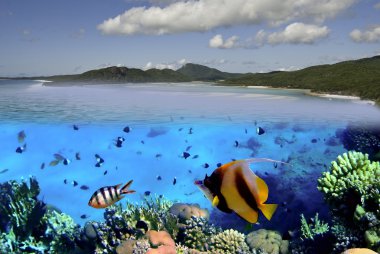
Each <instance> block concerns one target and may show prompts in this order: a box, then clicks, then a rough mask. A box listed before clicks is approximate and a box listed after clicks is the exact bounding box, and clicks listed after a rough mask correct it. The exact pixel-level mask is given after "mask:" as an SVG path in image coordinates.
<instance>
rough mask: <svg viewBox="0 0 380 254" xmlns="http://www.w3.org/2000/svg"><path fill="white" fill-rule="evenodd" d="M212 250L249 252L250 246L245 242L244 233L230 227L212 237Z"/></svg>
mask: <svg viewBox="0 0 380 254" xmlns="http://www.w3.org/2000/svg"><path fill="white" fill-rule="evenodd" d="M210 251H211V253H220V254H247V253H249V247H248V245H247V244H246V243H245V235H244V234H242V233H239V232H238V231H236V230H233V229H228V230H225V231H223V232H220V233H219V234H217V235H213V236H212V237H211V239H210Z"/></svg>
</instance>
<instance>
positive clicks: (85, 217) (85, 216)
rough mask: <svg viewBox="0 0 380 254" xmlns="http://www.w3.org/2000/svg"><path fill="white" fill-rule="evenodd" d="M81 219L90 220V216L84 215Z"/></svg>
mask: <svg viewBox="0 0 380 254" xmlns="http://www.w3.org/2000/svg"><path fill="white" fill-rule="evenodd" d="M80 218H81V219H88V218H90V216H89V215H87V214H82V215H81V216H80Z"/></svg>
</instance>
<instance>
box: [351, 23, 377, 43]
mask: <svg viewBox="0 0 380 254" xmlns="http://www.w3.org/2000/svg"><path fill="white" fill-rule="evenodd" d="M350 37H351V39H352V40H353V41H355V42H380V25H378V26H374V27H372V28H370V29H367V30H366V31H360V30H359V29H354V30H353V31H352V32H351V33H350Z"/></svg>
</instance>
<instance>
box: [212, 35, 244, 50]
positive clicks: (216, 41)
mask: <svg viewBox="0 0 380 254" xmlns="http://www.w3.org/2000/svg"><path fill="white" fill-rule="evenodd" d="M238 41H239V37H237V36H236V35H234V36H231V37H230V38H227V39H226V40H223V37H222V35H220V34H217V35H215V36H214V37H212V38H211V39H210V41H209V46H210V47H211V48H219V49H230V48H236V47H238Z"/></svg>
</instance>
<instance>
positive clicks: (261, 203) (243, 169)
mask: <svg viewBox="0 0 380 254" xmlns="http://www.w3.org/2000/svg"><path fill="white" fill-rule="evenodd" d="M253 162H275V161H274V160H271V159H265V158H252V159H246V160H238V161H232V162H229V163H227V164H224V165H222V166H221V167H219V168H217V169H215V171H214V172H213V173H212V174H211V175H210V176H207V174H206V176H205V178H204V180H196V181H195V185H197V186H198V187H199V189H200V190H201V191H202V192H203V193H204V194H205V196H206V198H208V199H209V200H210V201H211V202H212V205H213V206H216V207H217V208H218V209H219V210H221V211H223V212H226V213H231V212H235V213H236V214H237V215H239V216H240V217H241V218H243V219H245V220H246V221H248V222H249V223H256V222H257V220H258V215H259V214H258V211H259V210H261V212H262V213H263V214H264V216H265V217H266V218H267V219H268V220H270V219H271V218H272V215H273V214H274V212H275V211H276V209H277V204H265V202H266V201H267V199H268V192H269V190H268V186H267V184H266V183H265V182H264V180H263V179H261V178H260V177H258V176H257V175H256V174H255V173H253V171H252V170H251V169H250V168H249V164H250V163H253Z"/></svg>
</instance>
